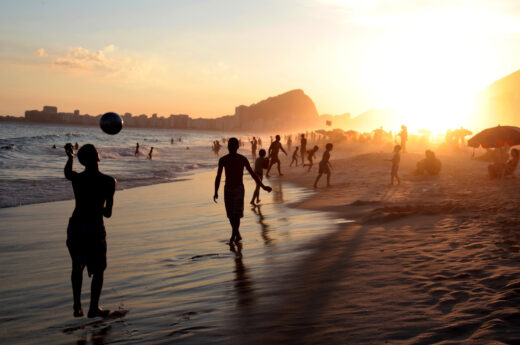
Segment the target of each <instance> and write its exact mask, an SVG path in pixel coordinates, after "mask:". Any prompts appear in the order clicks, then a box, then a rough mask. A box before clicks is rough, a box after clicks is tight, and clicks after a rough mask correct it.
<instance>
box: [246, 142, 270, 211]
mask: <svg viewBox="0 0 520 345" xmlns="http://www.w3.org/2000/svg"><path fill="white" fill-rule="evenodd" d="M258 154H259V155H260V157H258V158H257V159H256V161H255V174H256V175H257V176H258V178H260V180H263V179H264V169H267V167H268V165H269V159H267V158H265V150H264V149H261V150H260V151H259V152H258ZM255 199H256V202H257V203H259V202H260V185H259V184H257V185H256V188H255V192H254V193H253V198H252V199H251V202H250V204H252V205H254V204H255Z"/></svg>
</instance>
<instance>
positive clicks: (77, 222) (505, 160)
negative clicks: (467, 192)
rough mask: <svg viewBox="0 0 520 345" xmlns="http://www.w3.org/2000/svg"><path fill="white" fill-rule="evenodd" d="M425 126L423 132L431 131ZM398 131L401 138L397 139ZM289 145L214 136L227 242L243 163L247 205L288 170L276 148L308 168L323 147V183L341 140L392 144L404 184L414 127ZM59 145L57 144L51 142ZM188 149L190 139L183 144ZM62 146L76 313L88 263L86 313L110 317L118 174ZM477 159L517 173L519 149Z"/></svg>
mask: <svg viewBox="0 0 520 345" xmlns="http://www.w3.org/2000/svg"><path fill="white" fill-rule="evenodd" d="M426 134H427V133H425V135H426ZM469 134H471V132H469V131H467V130H465V129H463V128H460V129H458V130H455V131H448V133H447V134H446V143H445V144H446V145H448V146H449V147H451V148H455V147H457V148H459V147H461V146H464V145H465V137H466V136H467V135H469ZM397 138H399V139H397ZM283 140H284V141H285V148H287V150H286V149H285V148H284V145H283V144H282V136H281V135H279V134H276V135H274V136H270V143H269V145H268V146H266V148H267V150H266V149H265V148H263V143H262V139H261V138H260V137H257V136H253V137H250V138H247V141H246V140H243V139H242V138H235V137H232V138H222V139H219V140H214V141H213V143H212V146H211V150H212V151H213V152H214V153H215V155H217V156H219V155H220V150H221V148H222V146H224V145H226V144H227V149H228V154H226V155H224V156H222V157H220V158H219V161H218V170H217V175H216V178H215V192H214V196H213V200H214V201H215V202H217V201H218V198H219V194H218V191H219V187H220V181H221V176H222V173H223V172H224V173H225V176H226V179H225V186H224V204H225V209H226V215H227V218H228V219H229V223H230V225H231V230H232V231H231V237H230V239H229V242H228V243H229V245H230V248H231V249H232V250H233V251H235V250H234V247H235V246H241V240H242V236H241V234H240V219H241V218H242V217H243V216H244V197H245V190H244V184H243V172H244V169H245V170H246V171H247V172H248V173H249V174H250V176H251V177H252V178H253V179H254V181H255V182H256V188H255V190H254V191H253V194H252V198H251V201H250V204H251V205H253V207H255V206H257V204H258V203H259V202H260V189H264V190H265V191H267V192H271V190H272V189H271V187H269V186H266V185H265V184H264V183H263V180H264V178H263V177H264V171H265V176H266V177H267V178H269V177H270V176H271V175H270V173H271V170H272V169H273V167H274V166H276V170H277V171H278V175H279V176H280V177H281V176H284V175H283V173H282V163H281V160H280V157H279V155H280V154H281V153H283V154H285V155H286V156H289V154H290V155H291V160H290V163H289V164H288V166H289V168H293V166H294V168H296V167H298V166H301V167H303V168H304V169H306V171H307V172H311V171H312V169H313V167H314V165H315V164H314V161H315V159H316V156H317V153H318V152H319V151H320V149H321V150H323V153H322V156H321V160H320V161H319V162H318V164H317V165H318V172H317V176H316V178H315V180H314V184H313V187H314V188H317V187H318V182H319V181H320V179H321V177H322V176H323V175H325V176H326V186H327V187H331V186H332V185H331V172H332V164H331V162H330V159H331V151H332V150H333V147H334V144H337V143H342V142H345V143H353V142H355V143H360V144H366V143H372V144H377V145H383V146H385V147H386V146H388V145H391V146H390V147H392V146H393V150H392V156H391V157H390V155H389V159H387V161H389V162H391V166H390V184H391V185H393V184H394V183H397V184H398V185H399V184H400V183H401V180H400V177H399V164H400V161H401V154H403V153H406V152H407V147H408V146H407V144H408V141H409V134H408V130H407V127H406V126H404V125H403V126H401V130H400V132H399V133H397V134H396V135H395V136H394V135H393V134H392V133H391V132H387V131H384V130H383V129H382V128H378V129H376V130H374V131H372V133H358V132H355V131H342V130H332V131H325V130H321V131H313V132H310V133H309V132H306V133H298V134H286V135H284V136H283ZM175 142H178V143H180V142H182V137H179V138H177V140H175V139H174V138H171V141H170V144H171V145H174V144H175ZM246 142H248V143H249V144H250V145H251V158H252V162H253V164H252V166H251V163H250V161H249V159H248V158H246V157H245V156H244V155H241V154H239V153H238V149H239V148H240V147H244V146H245V143H246ZM53 148H55V146H54V147H53ZM186 149H189V146H188V147H186ZM139 150H140V146H139V143H136V146H135V156H136V157H138V156H139V154H140V152H139ZM153 150H154V148H153V147H151V148H150V150H149V152H148V155H147V158H148V159H149V160H152V158H153ZM65 152H66V155H67V157H68V160H67V163H66V165H65V169H64V173H65V177H66V178H67V179H68V180H70V181H71V182H72V187H73V190H74V195H75V199H76V207H75V209H74V211H73V214H72V216H71V218H70V220H69V225H68V229H67V247H68V249H69V253H70V256H71V259H72V274H71V281H72V287H73V300H74V303H73V314H74V316H75V317H81V316H83V315H84V314H83V310H82V307H81V300H80V296H81V285H82V275H83V270H84V268H85V267H86V268H87V270H88V273H89V276H90V275H92V276H93V280H92V285H91V304H90V309H89V312H88V316H89V317H97V316H101V317H104V316H107V315H108V314H109V311H106V310H103V309H101V308H100V307H99V298H100V295H101V288H102V285H103V274H104V270H105V268H106V240H105V237H106V233H105V228H104V224H103V217H107V218H108V217H110V216H111V215H112V206H113V196H114V193H115V190H116V180H115V179H114V178H113V177H110V176H108V175H105V174H103V173H101V172H100V171H99V160H100V159H99V154H98V151H97V149H96V148H95V147H94V146H93V145H91V144H85V145H83V146H81V147H79V144H78V143H76V144H75V145H72V144H67V145H66V146H65ZM74 155H77V157H78V159H79V162H80V163H81V164H82V165H83V166H84V167H85V170H84V171H82V172H80V173H77V172H75V171H73V158H74ZM476 159H491V160H492V161H493V163H492V164H491V165H489V166H488V173H489V176H490V177H491V178H504V177H510V176H513V174H514V171H515V169H516V167H517V165H518V161H519V151H518V150H517V149H514V148H513V149H511V150H510V149H509V147H508V146H507V145H504V146H502V147H499V148H496V149H488V150H487V152H486V154H485V155H483V156H481V157H477V158H476ZM441 167H442V164H441V161H440V160H439V158H437V156H436V155H435V153H434V152H433V151H432V150H430V149H428V150H426V151H425V157H424V158H423V159H421V160H419V161H418V162H417V164H416V170H415V171H414V173H415V174H417V175H422V174H429V175H438V174H439V173H440V172H441Z"/></svg>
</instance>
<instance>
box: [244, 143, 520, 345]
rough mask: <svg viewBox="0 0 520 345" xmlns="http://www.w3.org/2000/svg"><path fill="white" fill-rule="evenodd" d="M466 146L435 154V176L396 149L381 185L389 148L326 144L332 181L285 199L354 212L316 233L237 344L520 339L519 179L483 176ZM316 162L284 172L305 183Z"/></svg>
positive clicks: (413, 155)
mask: <svg viewBox="0 0 520 345" xmlns="http://www.w3.org/2000/svg"><path fill="white" fill-rule="evenodd" d="M319 154H320V157H321V152H319ZM349 155H350V157H348V158H341V159H335V157H338V156H339V157H346V156H349ZM470 156H471V155H470V154H469V153H463V152H460V153H450V154H438V157H439V158H440V159H441V160H442V163H443V169H442V172H441V174H440V176H437V177H434V176H415V175H413V174H412V171H413V170H414V167H415V164H416V162H417V161H418V160H420V159H421V158H423V154H418V153H407V154H403V155H402V158H401V167H400V176H401V180H402V181H401V185H400V186H389V180H390V179H389V177H390V176H389V173H390V162H385V161H384V159H389V158H390V157H391V154H390V152H388V153H368V154H360V155H357V154H353V153H349V152H348V151H339V152H338V150H336V151H333V152H332V164H333V167H334V168H333V171H332V173H333V175H332V180H331V183H332V184H333V188H324V187H322V188H319V189H318V191H319V193H318V194H317V195H314V196H312V197H311V198H309V199H307V200H305V201H303V202H300V203H298V204H295V205H293V206H297V207H303V208H307V209H313V210H322V211H331V212H334V213H335V214H336V215H337V216H339V217H343V218H345V219H352V220H355V222H354V223H346V224H344V225H342V226H341V228H340V230H338V231H337V232H335V233H332V234H330V235H328V236H326V237H325V238H323V239H321V240H320V241H319V242H318V243H315V247H314V251H313V253H312V254H311V255H309V256H308V257H306V258H305V259H304V260H303V262H302V263H301V264H299V266H298V267H297V268H296V269H295V270H294V271H293V274H292V277H291V279H290V280H291V281H292V282H293V283H292V284H291V285H290V286H287V287H286V288H284V289H281V291H279V292H278V293H277V294H278V295H280V296H283V297H281V298H280V303H279V304H278V305H276V306H271V307H272V310H267V309H266V310H264V311H263V312H261V313H260V314H259V315H260V316H258V317H257V318H252V320H251V322H250V323H249V325H251V328H250V330H248V332H245V333H250V334H255V336H254V337H253V336H251V335H248V342H249V341H250V340H251V339H254V340H256V342H257V343H263V344H282V343H283V344H287V343H295V344H386V343H388V344H518V343H520V310H519V307H520V275H519V264H518V262H519V259H520V253H519V249H520V226H519V224H520V223H519V220H520V213H519V212H518V209H519V206H520V199H519V197H518V190H519V187H520V179H518V178H514V179H507V180H499V181H496V180H495V181H492V180H489V179H488V178H487V169H486V166H487V163H483V162H479V161H474V160H471V159H470ZM318 161H319V160H318ZM316 171H317V166H316V165H315V167H314V169H313V172H312V173H311V174H307V173H305V172H304V169H303V168H301V167H298V168H292V169H291V168H285V169H284V171H283V172H284V174H285V176H284V177H283V178H284V179H287V180H291V181H296V182H297V183H299V184H300V185H303V186H307V187H310V186H312V183H313V181H314V178H315V176H316ZM320 185H322V186H324V185H325V180H324V179H322V180H321V181H320ZM241 342H242V343H244V341H241Z"/></svg>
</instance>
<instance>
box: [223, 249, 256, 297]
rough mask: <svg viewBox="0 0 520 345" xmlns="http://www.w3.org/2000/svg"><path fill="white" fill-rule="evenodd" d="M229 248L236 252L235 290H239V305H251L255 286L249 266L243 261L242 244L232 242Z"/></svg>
mask: <svg viewBox="0 0 520 345" xmlns="http://www.w3.org/2000/svg"><path fill="white" fill-rule="evenodd" d="M229 249H230V250H231V251H232V252H233V253H235V290H236V292H237V301H238V305H239V306H241V307H244V306H248V305H251V304H252V303H253V302H254V298H253V287H252V285H253V284H252V282H251V279H250V278H249V274H248V273H247V268H246V267H245V266H244V263H243V261H242V244H240V243H237V245H236V246H235V245H233V244H231V245H230V246H229Z"/></svg>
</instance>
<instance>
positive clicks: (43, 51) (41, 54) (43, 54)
mask: <svg viewBox="0 0 520 345" xmlns="http://www.w3.org/2000/svg"><path fill="white" fill-rule="evenodd" d="M36 55H38V56H39V57H47V56H49V54H47V52H46V51H45V49H44V48H40V49H38V50H37V51H36Z"/></svg>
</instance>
